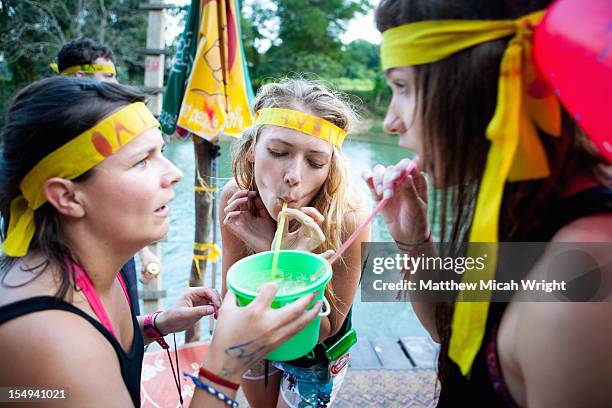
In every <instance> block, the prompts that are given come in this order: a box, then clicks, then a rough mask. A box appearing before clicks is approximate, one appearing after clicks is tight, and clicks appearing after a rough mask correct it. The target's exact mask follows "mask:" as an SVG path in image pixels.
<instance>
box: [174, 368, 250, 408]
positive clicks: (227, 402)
mask: <svg viewBox="0 0 612 408" xmlns="http://www.w3.org/2000/svg"><path fill="white" fill-rule="evenodd" d="M183 375H184V376H185V377H189V378H191V379H192V380H193V383H194V384H195V385H196V387H198V388H201V389H203V390H204V391H206V392H207V393H209V394H211V395H213V396H215V397H217V398H218V399H219V401H221V402H224V403H225V405H227V406H228V407H232V408H237V407H238V402H237V401H236V400H233V399H231V398H230V397H228V396H227V395H225V394H224V393H222V392H221V391H219V390H217V389H216V388H215V387H212V386H210V385H208V384H204V383H203V382H202V381H200V380H198V378H197V377H195V376H193V375H191V374H189V373H186V372H183Z"/></svg>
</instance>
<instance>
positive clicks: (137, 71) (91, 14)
mask: <svg viewBox="0 0 612 408" xmlns="http://www.w3.org/2000/svg"><path fill="white" fill-rule="evenodd" d="M139 3H140V0H0V47H1V48H0V53H1V54H2V56H3V57H4V59H5V61H6V65H7V67H8V70H9V71H10V73H11V74H12V75H11V76H12V82H10V83H8V82H6V81H2V82H0V86H2V87H3V88H4V89H3V90H2V95H7V94H12V93H13V92H14V91H15V90H16V89H19V88H21V87H23V86H24V85H25V84H27V83H30V82H32V81H35V80H37V79H40V78H42V77H45V76H49V75H51V74H52V72H51V70H50V68H49V64H50V63H51V62H54V61H55V57H56V54H57V51H58V50H59V49H60V48H61V47H62V46H63V45H64V44H65V43H66V42H67V41H69V40H70V39H72V38H76V37H82V36H84V37H89V38H91V39H92V40H94V41H97V42H100V43H103V44H105V45H107V46H109V47H110V48H111V49H112V50H113V54H114V55H115V59H116V63H117V66H118V75H119V80H120V81H121V82H125V83H135V84H140V83H142V80H143V77H144V56H143V55H141V54H139V53H138V52H137V49H138V48H141V47H144V46H145V43H146V30H147V13H146V12H144V11H142V10H139V9H138V5H139ZM7 87H8V88H10V89H8V90H7V89H6V88H7ZM6 102H7V101H6V100H4V99H3V100H2V101H0V108H2V111H4V104H5V103H6Z"/></svg>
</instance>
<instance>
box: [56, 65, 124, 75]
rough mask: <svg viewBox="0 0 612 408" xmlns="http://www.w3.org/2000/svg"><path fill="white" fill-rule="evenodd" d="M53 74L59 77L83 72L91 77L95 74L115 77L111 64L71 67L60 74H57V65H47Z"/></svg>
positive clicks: (113, 67) (115, 73)
mask: <svg viewBox="0 0 612 408" xmlns="http://www.w3.org/2000/svg"><path fill="white" fill-rule="evenodd" d="M49 66H50V67H51V69H52V70H53V72H55V73H58V74H60V75H74V74H76V73H77V72H78V71H83V72H84V73H86V74H90V75H93V74H95V73H100V74H113V75H117V71H116V69H115V66H114V65H111V64H84V65H75V66H72V67H68V68H66V69H65V70H63V71H62V72H59V68H58V67H57V64H49Z"/></svg>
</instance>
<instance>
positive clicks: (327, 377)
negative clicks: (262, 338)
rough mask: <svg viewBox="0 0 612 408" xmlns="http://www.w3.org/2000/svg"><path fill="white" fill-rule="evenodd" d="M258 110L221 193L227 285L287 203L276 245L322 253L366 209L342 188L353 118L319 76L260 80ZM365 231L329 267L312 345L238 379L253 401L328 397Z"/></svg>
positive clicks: (310, 402)
mask: <svg viewBox="0 0 612 408" xmlns="http://www.w3.org/2000/svg"><path fill="white" fill-rule="evenodd" d="M254 111H255V115H256V121H255V125H254V126H253V127H251V128H249V129H247V130H246V131H245V132H244V133H243V135H242V138H241V139H240V141H239V142H238V144H237V147H236V149H235V154H234V159H233V163H232V168H233V174H234V180H232V181H230V183H228V184H227V185H226V187H225V188H224V189H223V192H222V194H221V206H222V207H224V208H225V209H224V211H222V212H221V222H222V227H221V232H222V236H223V274H224V291H225V277H226V274H227V271H228V269H229V267H230V266H231V265H232V264H234V263H235V262H236V261H238V260H240V259H242V258H244V257H246V256H248V255H249V254H253V253H257V252H262V251H269V250H270V249H271V248H272V244H273V240H274V234H275V230H276V228H277V220H278V219H279V217H280V214H281V209H282V207H283V205H284V204H286V205H287V206H288V208H287V209H286V210H284V211H282V213H283V214H285V216H286V218H287V221H288V222H287V224H288V228H287V231H286V233H284V234H283V238H282V244H281V246H282V248H283V249H299V250H303V251H310V252H315V253H322V254H325V255H326V256H329V255H330V254H331V253H332V252H333V251H334V250H336V249H338V248H339V247H340V245H341V244H342V242H343V241H344V240H345V239H346V238H347V237H349V236H350V235H351V233H352V232H353V231H355V229H356V227H357V226H358V225H359V224H361V221H362V220H363V219H365V218H366V216H367V212H366V211H365V209H364V208H363V206H361V205H360V203H359V202H358V201H357V200H356V196H355V195H354V193H353V192H352V190H351V189H350V187H349V185H348V180H347V174H346V167H345V164H344V160H343V157H342V154H341V150H340V148H341V146H342V141H343V139H344V137H345V136H346V133H347V132H348V130H349V126H350V124H351V120H352V117H353V114H352V111H351V109H350V108H349V107H348V105H347V104H346V103H344V102H343V101H342V100H341V99H340V98H339V97H338V96H337V95H335V94H334V93H332V92H331V91H329V90H327V89H325V88H324V87H323V86H321V85H319V84H317V83H314V82H310V81H306V80H285V81H283V82H280V83H272V84H267V85H265V86H263V87H261V88H260V90H259V92H258V94H257V97H256V98H255V102H254ZM368 236H369V229H368V228H366V229H364V230H363V231H362V232H361V234H360V235H359V237H358V239H357V240H356V241H355V242H354V243H353V244H352V245H351V246H350V247H349V248H348V249H347V251H346V252H345V253H344V254H345V255H344V256H343V257H342V258H341V259H340V260H339V261H338V262H336V263H335V264H334V265H332V266H333V277H332V280H331V281H330V284H328V286H327V288H326V297H327V299H329V300H330V303H331V304H332V308H331V313H330V315H329V316H328V317H324V318H322V319H321V330H320V334H319V343H320V344H319V345H317V347H315V349H314V350H313V352H311V354H309V355H307V356H306V357H303V358H300V359H298V360H294V361H291V362H287V363H284V362H282V363H281V362H274V363H273V365H274V367H272V368H271V369H270V370H269V372H268V370H267V369H266V368H267V367H266V364H267V362H264V361H262V362H261V364H260V365H259V366H258V367H253V368H252V369H251V370H249V372H247V373H246V374H245V376H244V377H243V378H244V381H243V382H242V385H243V389H244V392H245V394H246V396H247V399H248V400H249V403H250V404H251V405H252V406H254V407H271V406H276V404H277V402H278V403H279V404H280V406H284V405H285V404H286V405H288V406H292V407H293V406H300V407H301V406H317V407H323V406H329V405H330V404H331V402H332V401H333V399H334V396H335V395H336V393H337V390H338V387H339V386H340V384H341V382H342V379H343V378H344V374H345V373H346V369H347V364H346V363H347V362H348V355H346V354H345V355H343V356H341V357H340V358H339V359H338V360H337V361H329V360H328V359H327V357H326V356H325V350H326V349H329V348H330V347H331V346H332V345H333V344H334V343H336V341H337V340H338V339H340V338H341V337H342V336H344V335H346V334H347V333H348V331H349V330H350V329H351V306H352V303H353V298H354V296H355V292H356V290H357V286H358V285H359V279H360V269H361V268H360V263H361V254H360V243H361V242H362V241H365V240H367V238H368ZM279 370H280V371H279ZM267 374H269V377H268V375H267ZM266 382H267V386H266ZM279 389H280V395H281V396H282V398H278V394H279Z"/></svg>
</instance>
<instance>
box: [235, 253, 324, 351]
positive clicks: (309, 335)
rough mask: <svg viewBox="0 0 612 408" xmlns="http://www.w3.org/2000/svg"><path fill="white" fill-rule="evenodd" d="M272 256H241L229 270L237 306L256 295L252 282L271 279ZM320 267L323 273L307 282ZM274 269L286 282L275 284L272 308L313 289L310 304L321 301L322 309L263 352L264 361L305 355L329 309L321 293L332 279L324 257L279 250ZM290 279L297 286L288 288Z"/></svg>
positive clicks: (260, 254)
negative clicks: (296, 330)
mask: <svg viewBox="0 0 612 408" xmlns="http://www.w3.org/2000/svg"><path fill="white" fill-rule="evenodd" d="M273 257H274V252H273V251H267V252H261V253H258V254H254V255H251V256H248V257H246V258H243V259H241V260H240V261H238V262H236V263H235V264H234V265H232V267H231V268H230V269H229V271H228V273H227V286H228V288H229V289H230V290H231V291H232V292H234V293H235V294H236V299H237V300H238V304H239V305H240V306H246V305H247V304H249V303H250V302H252V301H253V300H254V299H255V297H256V296H257V288H256V287H253V281H259V282H266V281H269V280H270V279H271V269H272V268H271V266H272V260H273ZM320 268H322V269H323V272H322V273H321V274H320V275H319V277H318V278H317V279H316V280H315V281H312V282H311V281H310V277H311V276H312V275H313V274H314V273H315V272H316V271H318V270H319V269H320ZM278 270H279V272H282V273H281V275H282V283H283V284H288V285H287V287H286V288H284V289H283V288H282V287H279V291H278V293H277V294H276V296H275V298H274V301H273V302H272V308H273V309H278V308H281V307H283V306H284V305H286V304H288V303H291V302H294V301H296V300H297V299H299V298H300V297H302V296H304V295H306V294H308V293H313V292H316V293H317V295H316V297H315V298H314V300H313V304H314V302H316V301H318V300H321V301H323V304H324V308H325V309H326V310H325V311H323V309H322V310H321V312H320V313H319V315H318V316H317V317H316V318H315V319H314V320H313V321H311V322H310V323H309V324H308V325H307V326H306V327H305V328H304V329H302V330H301V331H300V332H298V333H297V334H296V335H294V336H293V337H291V338H290V339H289V340H287V341H286V342H285V343H283V344H281V345H280V346H279V347H278V348H276V349H274V350H272V351H271V352H270V353H268V354H267V355H266V358H267V359H268V360H276V361H289V360H294V359H296V358H299V357H303V356H305V355H306V354H308V353H309V352H310V351H311V350H312V349H313V348H314V347H315V346H316V344H317V341H318V339H319V329H320V325H321V317H325V316H327V315H329V313H330V312H331V308H330V306H329V302H328V301H327V299H325V297H324V296H323V295H324V293H325V286H326V285H327V283H328V282H329V281H330V279H331V278H332V268H331V264H330V263H329V262H328V260H327V259H325V258H323V257H322V256H320V255H317V254H313V253H309V252H303V251H293V250H281V251H280V256H279V257H278ZM292 282H294V283H299V286H296V287H294V288H292V287H291V286H292ZM281 286H283V285H281Z"/></svg>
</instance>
